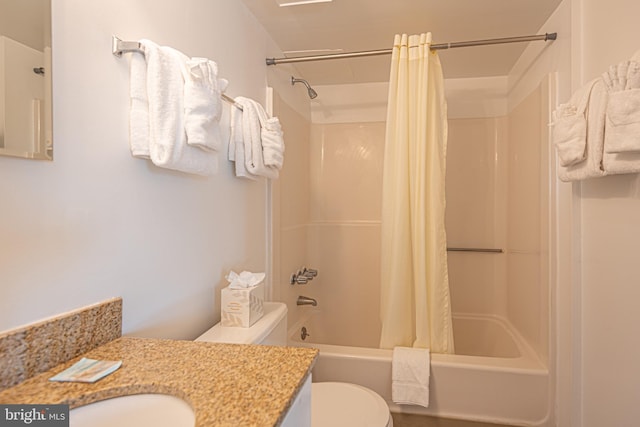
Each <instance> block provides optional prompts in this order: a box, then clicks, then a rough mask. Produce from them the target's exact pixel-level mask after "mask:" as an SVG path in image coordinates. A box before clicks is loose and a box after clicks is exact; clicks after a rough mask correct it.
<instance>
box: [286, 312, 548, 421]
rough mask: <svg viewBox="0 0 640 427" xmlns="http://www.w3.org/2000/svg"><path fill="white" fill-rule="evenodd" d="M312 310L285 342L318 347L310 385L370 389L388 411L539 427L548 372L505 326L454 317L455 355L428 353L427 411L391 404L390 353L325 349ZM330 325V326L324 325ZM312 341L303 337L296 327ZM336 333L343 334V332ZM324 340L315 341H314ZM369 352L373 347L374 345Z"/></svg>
mask: <svg viewBox="0 0 640 427" xmlns="http://www.w3.org/2000/svg"><path fill="white" fill-rule="evenodd" d="M321 318H322V312H321V311H320V310H316V311H314V312H311V313H310V315H309V316H308V317H307V318H306V319H303V320H302V321H300V322H298V323H297V324H296V325H294V327H292V328H291V330H290V331H289V341H290V345H295V346H304V347H316V348H319V349H320V357H319V359H318V361H317V363H316V365H315V367H314V370H313V381H318V382H319V381H344V382H350V383H355V384H360V385H363V386H365V387H368V388H370V389H372V390H375V391H376V392H377V393H378V394H380V395H381V396H382V397H383V398H385V399H386V400H387V402H388V403H389V406H390V407H391V410H392V411H393V412H405V413H414V414H426V415H434V416H440V417H445V418H456V419H465V420H474V421H485V422H493V423H500V424H509V425H521V426H543V425H545V423H546V418H547V413H548V400H549V399H548V381H549V380H548V370H547V368H546V367H545V366H543V364H542V363H541V362H540V361H539V360H538V359H537V358H536V356H535V355H534V353H533V351H532V350H531V349H530V348H529V347H528V346H527V345H526V343H525V342H524V340H522V338H521V337H520V336H519V335H518V334H517V333H515V332H514V331H513V330H512V328H510V327H509V325H507V324H506V322H504V321H501V320H500V319H496V318H493V317H484V316H454V324H453V326H454V335H455V346H456V352H457V353H459V354H455V355H443V354H432V356H431V378H430V393H429V394H430V403H429V408H428V409H426V408H422V407H419V406H413V405H396V404H394V403H392V402H391V355H392V351H391V350H383V349H378V348H366V347H349V346H342V345H332V344H330V339H328V338H327V337H329V336H330V331H329V333H328V332H327V331H323V330H322V329H323V328H322V323H323V322H322V321H321ZM325 323H330V322H325ZM303 326H304V327H306V329H307V332H308V333H309V334H310V337H308V338H306V340H304V341H302V340H301V337H300V335H301V328H302V327H303ZM341 332H342V333H343V332H344V331H341ZM316 336H317V337H320V338H321V339H320V341H323V342H322V343H314V342H313V338H314V337H316ZM372 347H373V345H372Z"/></svg>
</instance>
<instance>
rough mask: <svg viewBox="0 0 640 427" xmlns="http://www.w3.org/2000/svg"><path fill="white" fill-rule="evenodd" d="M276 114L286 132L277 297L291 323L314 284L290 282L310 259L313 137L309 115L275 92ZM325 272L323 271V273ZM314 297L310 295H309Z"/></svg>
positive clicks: (276, 199)
mask: <svg viewBox="0 0 640 427" xmlns="http://www.w3.org/2000/svg"><path fill="white" fill-rule="evenodd" d="M274 115H276V116H277V117H278V118H279V119H280V123H281V124H282V127H283V129H284V132H285V144H286V159H285V163H284V166H283V168H282V171H281V172H280V178H279V179H278V180H277V181H273V182H272V183H271V185H272V217H273V220H272V224H273V231H272V232H273V283H274V286H273V296H274V300H276V301H281V302H284V303H286V304H287V309H288V315H287V322H288V323H289V325H291V324H293V323H295V322H296V321H297V319H298V317H297V316H298V315H299V314H300V312H301V310H300V309H299V307H297V306H296V299H297V298H298V295H307V294H308V291H309V289H310V288H312V287H313V286H314V285H315V284H316V283H317V280H319V279H316V280H315V281H314V283H313V284H311V285H304V286H299V285H290V284H289V280H290V277H291V274H293V273H295V272H297V271H298V269H300V268H302V267H304V266H306V267H309V268H317V266H315V265H312V264H311V263H310V261H309V257H308V253H307V249H308V239H309V207H310V202H309V197H310V195H309V136H310V123H309V119H308V117H305V116H304V115H302V114H300V113H299V112H298V111H297V110H296V109H294V108H292V107H291V106H290V105H289V104H288V103H287V102H285V100H284V99H283V98H282V97H281V96H280V95H279V94H275V95H274ZM321 274H322V272H321ZM307 296H310V295H307Z"/></svg>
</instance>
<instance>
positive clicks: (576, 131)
mask: <svg viewBox="0 0 640 427" xmlns="http://www.w3.org/2000/svg"><path fill="white" fill-rule="evenodd" d="M595 82H596V80H593V81H591V82H589V83H588V84H586V85H584V86H583V87H581V88H580V89H578V90H577V91H576V92H575V93H574V94H573V96H572V97H571V100H569V102H567V103H566V104H561V105H559V106H558V108H557V109H556V110H555V111H554V112H553V116H554V121H553V123H552V124H551V125H552V126H553V131H552V139H553V143H554V144H555V146H556V150H557V152H558V159H559V160H560V165H561V166H571V165H575V164H577V163H580V162H582V161H583V160H585V159H586V157H587V116H586V110H587V105H588V104H589V97H590V96H591V90H592V89H593V85H594V84H595Z"/></svg>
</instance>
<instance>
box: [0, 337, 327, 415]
mask: <svg viewBox="0 0 640 427" xmlns="http://www.w3.org/2000/svg"><path fill="white" fill-rule="evenodd" d="M83 356H84V357H88V358H91V359H101V360H122V361H123V363H122V366H121V367H120V369H118V370H117V371H115V372H114V373H112V374H110V375H108V376H106V377H104V378H103V379H101V380H99V381H97V382H95V383H93V384H87V383H76V382H74V383H61V382H50V381H49V380H48V379H49V378H50V377H51V376H53V375H55V374H57V373H59V372H61V371H63V370H64V369H66V368H68V367H69V366H71V365H72V364H73V363H75V362H76V361H77V360H78V358H74V359H72V360H70V361H68V362H66V363H63V364H60V365H58V366H56V367H55V368H52V369H50V370H49V371H47V372H43V373H42V374H39V375H37V376H35V377H33V378H31V379H28V380H26V381H24V382H22V383H20V384H18V385H16V386H14V387H11V388H8V389H6V390H4V391H2V392H0V402H2V403H3V404H13V403H15V404H43V403H46V404H56V403H64V404H69V405H70V408H75V407H78V406H82V405H87V404H90V403H93V402H96V401H100V400H104V399H108V398H112V397H117V396H125V395H132V394H143V393H159V394H169V395H173V396H176V397H178V398H181V399H183V400H184V401H186V402H187V403H188V404H189V405H190V406H191V407H192V409H193V410H194V412H195V416H196V424H195V425H196V426H207V427H209V426H240V425H247V426H249V425H251V426H281V425H284V426H286V425H289V422H287V420H286V418H287V414H288V412H289V410H290V409H291V408H292V406H294V401H296V397H297V396H298V394H299V393H300V391H301V390H302V389H303V388H304V387H305V386H306V385H307V383H308V380H309V379H310V377H311V368H312V366H313V363H314V362H315V360H316V357H317V350H315V349H304V348H296V347H275V346H273V347H272V346H257V345H237V344H216V343H204V342H191V341H174V340H159V339H145V338H128V337H122V338H118V339H116V340H114V341H111V342H109V343H107V344H105V345H102V346H100V347H97V348H95V349H93V350H91V351H89V352H88V353H86V354H84V355H83ZM301 405H302V406H301ZM309 405H310V404H309ZM303 406H304V402H302V403H300V404H298V405H296V410H297V411H302V413H304V412H305V409H306V410H308V411H310V407H309V408H304V407H303ZM291 425H292V424H291Z"/></svg>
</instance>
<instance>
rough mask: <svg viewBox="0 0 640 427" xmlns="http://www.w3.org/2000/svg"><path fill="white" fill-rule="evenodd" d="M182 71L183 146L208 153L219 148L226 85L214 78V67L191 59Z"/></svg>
mask: <svg viewBox="0 0 640 427" xmlns="http://www.w3.org/2000/svg"><path fill="white" fill-rule="evenodd" d="M185 65H186V66H185V68H184V70H183V71H184V76H183V77H184V127H185V131H186V133H187V144H189V145H191V146H195V147H198V148H201V149H203V150H208V151H214V150H215V151H217V150H219V149H220V146H221V141H220V140H221V134H220V117H221V116H222V99H221V98H220V95H221V94H222V93H223V92H224V91H225V90H226V88H227V85H228V82H227V81H226V80H225V79H219V78H218V64H216V63H215V62H214V61H211V60H209V59H207V58H191V59H189V60H187V61H186V64H185Z"/></svg>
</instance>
